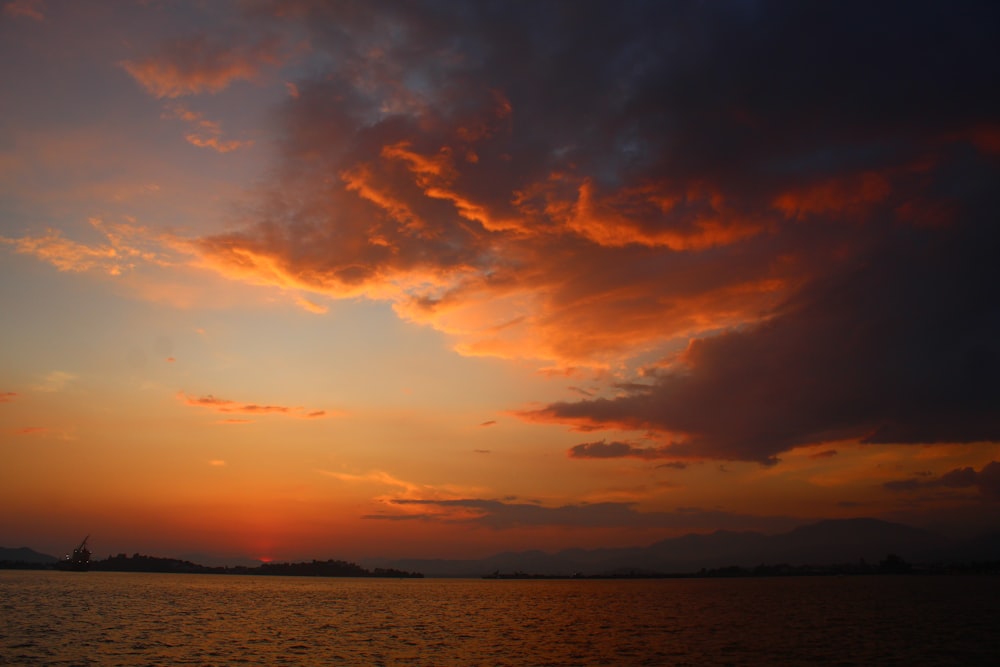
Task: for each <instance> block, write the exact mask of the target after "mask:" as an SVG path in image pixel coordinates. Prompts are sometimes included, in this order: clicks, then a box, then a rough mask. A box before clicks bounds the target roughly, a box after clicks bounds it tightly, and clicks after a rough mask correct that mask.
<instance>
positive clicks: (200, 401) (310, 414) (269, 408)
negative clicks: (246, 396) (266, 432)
mask: <svg viewBox="0 0 1000 667" xmlns="http://www.w3.org/2000/svg"><path fill="white" fill-rule="evenodd" d="M177 399H178V400H179V401H181V402H182V403H184V404H185V405H189V406H191V407H196V408H205V409H208V410H214V411H215V412H222V413H227V414H228V413H238V414H244V415H284V416H288V417H298V418H300V419H319V418H322V417H325V416H326V415H327V412H326V411H325V410H308V409H306V408H302V407H289V406H285V405H259V404H257V403H240V402H237V401H231V400H229V399H226V398H217V397H216V396H213V395H212V394H208V395H207V396H188V395H187V394H185V393H184V392H178V394H177ZM247 421H248V420H246V419H240V418H233V419H226V420H225V422H226V423H241V424H242V423H246V422H247Z"/></svg>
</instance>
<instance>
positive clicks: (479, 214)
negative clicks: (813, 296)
mask: <svg viewBox="0 0 1000 667" xmlns="http://www.w3.org/2000/svg"><path fill="white" fill-rule="evenodd" d="M558 7H559V5H545V6H531V7H529V6H524V7H518V8H516V9H511V8H507V9H506V10H505V11H504V12H497V11H495V10H493V9H491V8H489V7H476V8H471V9H470V10H469V11H468V12H462V13H455V12H445V11H443V10H441V9H440V7H438V6H436V5H434V4H432V3H407V4H405V5H397V6H393V7H380V8H378V9H377V10H376V9H374V8H366V7H356V8H354V9H353V10H352V11H351V12H346V11H344V10H343V9H342V8H339V7H336V6H326V5H312V6H308V7H302V8H300V9H301V11H299V12H298V13H297V14H295V15H294V17H293V18H289V15H287V14H286V15H285V20H295V21H299V22H301V26H304V28H305V29H306V30H308V31H309V39H310V45H311V48H312V50H313V55H314V56H315V57H316V58H317V59H318V60H319V59H322V62H323V63H324V65H323V68H322V70H321V71H318V72H317V74H316V76H313V77H308V78H303V79H301V80H296V81H295V82H294V86H295V88H294V90H295V94H294V95H289V96H288V98H287V100H286V101H285V106H284V110H283V114H282V116H281V119H282V122H283V126H282V130H283V133H284V143H283V148H282V150H283V155H282V158H281V162H280V164H279V165H278V168H277V169H276V170H275V171H276V173H279V174H281V177H280V178H279V179H278V180H276V181H275V182H274V183H272V185H271V187H269V188H265V189H262V191H261V193H260V202H259V203H258V209H257V211H256V212H255V214H254V216H253V217H252V219H251V220H248V224H247V225H246V226H245V227H244V228H243V229H241V230H237V231H234V232H231V233H227V234H223V235H217V236H212V237H208V238H205V239H202V240H201V243H200V245H199V247H200V251H201V252H202V253H203V255H204V261H205V263H206V265H208V266H211V267H213V268H215V269H216V270H218V271H219V272H221V273H223V274H224V275H227V276H229V277H231V278H234V279H237V280H243V281H247V282H251V283H255V284H265V285H278V286H281V287H283V288H288V289H295V290H298V291H301V292H304V293H305V292H313V293H318V294H324V295H328V296H331V297H335V298H345V297H356V296H367V297H370V298H375V299H387V300H390V301H392V302H393V305H394V307H395V309H396V312H397V313H398V314H399V315H400V316H401V317H403V318H405V319H407V320H410V321H414V322H419V323H424V324H430V325H431V326H434V327H436V328H437V329H439V330H441V331H444V332H446V333H448V334H449V335H451V336H452V337H453V338H454V340H455V346H456V349H457V350H458V351H459V352H461V353H463V354H467V355H491V356H498V357H502V358H529V359H538V360H543V361H544V362H546V363H552V364H554V365H555V366H557V367H561V368H567V367H574V366H582V367H595V368H610V367H616V366H617V365H619V364H621V363H622V362H623V361H629V360H633V359H635V358H637V357H639V356H640V355H644V354H649V353H650V352H651V351H654V350H666V349H669V348H673V349H676V348H677V347H678V346H681V345H683V343H684V342H685V341H686V340H687V339H689V338H704V337H706V336H710V335H714V334H717V333H719V332H720V331H724V330H733V331H737V330H744V329H747V328H750V327H753V326H755V325H760V324H762V323H764V322H765V321H768V320H770V319H772V318H774V317H775V315H776V313H777V310H776V309H777V308H779V307H780V306H781V304H784V303H788V302H790V301H791V300H793V299H795V298H796V297H797V296H798V295H799V294H800V292H801V290H803V289H807V287H808V286H809V285H813V284H815V283H816V281H817V280H822V279H824V278H825V277H826V276H828V275H830V274H831V273H836V272H839V271H843V270H844V266H845V265H846V264H848V263H851V262H853V263H855V264H857V263H858V262H861V261H864V258H865V257H868V256H871V255H873V254H874V255H877V254H878V253H879V252H881V250H880V248H882V249H884V246H883V245H882V243H883V241H884V240H885V235H886V234H889V235H891V234H892V233H893V230H894V229H895V227H896V226H897V225H899V224H900V223H901V222H902V223H904V224H906V225H914V226H916V225H917V222H916V220H917V218H918V217H920V215H923V214H922V213H919V212H922V211H932V210H938V211H941V212H942V214H941V215H940V217H941V220H942V222H943V223H944V225H945V227H947V224H948V221H949V220H951V218H953V217H954V215H956V214H957V213H953V212H955V211H960V210H961V209H962V207H961V206H959V207H958V208H954V207H950V206H949V205H945V202H949V201H954V200H959V203H961V201H960V200H961V199H962V198H964V197H965V195H966V193H964V192H958V190H957V189H956V188H958V186H957V185H956V184H957V183H960V182H961V179H960V178H959V175H960V172H962V171H965V172H966V174H965V175H972V174H973V173H975V174H978V176H976V177H974V178H972V179H971V181H969V182H990V180H991V179H989V178H985V180H984V176H983V175H984V174H985V172H984V171H983V169H988V168H989V165H988V164H984V163H980V164H977V165H972V164H971V163H968V164H965V165H964V166H963V165H962V164H960V163H961V162H962V160H963V159H964V158H962V157H961V156H960V155H959V152H960V150H961V148H962V147H963V146H970V145H971V146H980V145H984V144H983V142H982V141H978V140H977V141H978V143H976V141H974V140H973V139H972V138H971V137H973V136H976V137H978V136H980V135H983V133H982V132H980V133H979V134H970V133H969V132H970V130H969V128H973V127H984V126H988V119H989V118H992V117H995V112H997V111H1000V102H998V99H997V97H998V96H997V94H996V93H995V91H992V90H991V89H989V88H988V87H986V86H985V85H984V84H983V82H984V81H987V80H988V79H989V76H988V75H987V73H986V72H985V70H984V68H985V67H986V66H985V64H984V63H985V62H987V61H988V59H977V58H976V57H975V56H974V55H962V54H975V53H978V52H980V51H983V50H984V49H985V50H987V52H988V49H989V48H991V47H989V46H988V44H989V43H990V39H989V37H990V36H989V35H988V34H987V32H986V31H985V30H984V29H983V28H982V27H981V26H983V25H987V24H988V20H987V19H988V18H989V17H990V16H991V15H992V13H993V10H991V9H989V8H985V7H981V6H977V7H976V8H975V10H974V12H973V13H976V12H979V13H983V14H984V16H980V17H979V19H968V20H966V19H962V20H961V21H958V20H957V19H955V20H954V25H953V27H954V29H955V31H956V34H960V35H961V39H962V44H963V49H956V50H947V49H946V50H943V51H942V50H935V51H934V53H936V54H937V55H931V54H930V53H931V52H929V51H926V50H920V51H919V52H917V53H913V49H912V48H911V47H910V44H911V43H910V42H908V41H906V40H902V38H901V37H900V36H899V35H900V34H910V35H916V36H917V37H914V40H916V41H915V42H914V43H919V42H920V39H921V37H920V36H923V37H926V38H927V39H928V40H931V41H933V40H934V39H937V36H938V34H939V26H940V25H941V24H942V22H943V21H944V22H946V23H947V22H949V21H951V20H952V19H951V18H950V17H949V16H942V15H941V14H942V11H939V10H937V9H934V8H918V9H916V10H914V11H913V12H907V15H906V16H905V18H904V19H900V18H899V15H898V12H892V11H888V10H886V9H880V8H871V7H867V6H863V5H858V6H857V7H856V9H857V10H858V12H859V15H863V16H864V17H865V19H864V20H863V21H860V22H859V21H857V20H854V19H853V18H852V19H851V20H848V18H847V17H848V16H850V15H851V14H850V12H847V11H844V12H830V11H829V10H826V9H824V8H816V7H809V8H799V7H785V6H780V5H759V6H758V5H755V6H752V7H750V6H747V7H741V8H734V7H731V6H730V7H725V6H718V7H715V6H701V5H698V6H688V5H684V6H675V5H670V4H662V3H661V4H657V3H650V4H635V5H629V7H628V8H627V10H623V11H622V10H619V8H612V7H611V6H609V5H594V6H591V7H588V8H587V9H586V10H585V11H580V12H573V13H571V14H570V13H564V12H561V11H559V9H558ZM900 20H902V21H904V23H905V24H906V25H905V28H904V29H902V33H900V30H895V29H893V30H884V29H881V28H880V26H883V27H884V26H886V25H891V26H897V24H898V22H899V21H900ZM949 24H950V23H949ZM389 26H392V28H391V29H390V27H389ZM526 26H527V27H526ZM653 26H656V28H655V29H654V27H653ZM664 31H665V32H664ZM555 34H558V35H561V38H560V39H559V40H553V39H552V35H555ZM596 34H600V35H601V38H600V39H599V40H595V39H594V37H593V36H594V35H596ZM693 34H697V35H699V36H700V37H699V39H697V40H693V39H691V37H690V36H691V35H693ZM803 35H813V38H812V39H810V40H808V41H803ZM855 36H858V37H859V38H862V42H863V43H864V44H865V45H866V46H865V48H864V49H862V50H861V51H859V52H858V53H854V52H852V53H850V54H844V53H843V49H842V44H843V43H846V42H851V43H854V42H855V41H856V40H854V39H852V37H855ZM876 36H877V39H876ZM868 37H871V38H872V39H871V40H870V41H868ZM511 44H516V45H517V48H515V49H512V48H510V45H511ZM696 45H697V46H696ZM678 54H680V55H678ZM831 54H838V55H837V57H833V56H832V55H831ZM900 54H906V55H900ZM935 59H938V60H935ZM539 62H544V63H545V67H544V68H540V67H538V63H539ZM873 63H875V64H874V65H873ZM939 71H940V72H945V71H947V72H955V71H959V72H962V73H963V74H962V75H961V76H957V77H950V76H949V77H936V76H934V75H933V72H939ZM582 72H587V75H586V76H583V75H582V74H581V73H582ZM290 90H291V89H290ZM554 90H557V91H559V92H558V95H554V94H553V93H552V91H554ZM913 91H918V94H917V98H914V97H913V94H914V93H913ZM973 99H974V100H976V104H965V103H961V102H959V100H967V101H968V100H973ZM861 100H875V101H877V102H878V104H877V105H875V104H874V103H868V102H866V103H864V104H862V103H861ZM918 109H919V111H917V110H918ZM983 136H985V135H983ZM943 233H944V234H947V233H948V232H947V231H945V232H943ZM921 242H927V243H931V244H933V243H935V241H934V240H927V241H921ZM874 261H876V262H877V261H878V258H877V257H875V258H874Z"/></svg>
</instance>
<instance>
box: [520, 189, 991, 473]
mask: <svg viewBox="0 0 1000 667" xmlns="http://www.w3.org/2000/svg"><path fill="white" fill-rule="evenodd" d="M995 210H997V209H996V208H995V206H994V205H993V203H992V202H989V203H985V202H984V203H982V204H981V208H980V209H973V210H970V211H969V212H968V215H969V218H967V219H966V220H963V221H961V222H956V223H955V224H954V225H953V226H951V227H949V228H948V229H946V230H914V229H912V228H897V229H888V230H886V231H885V237H886V238H885V241H884V242H883V243H882V244H880V245H879V246H878V247H877V248H875V249H873V251H872V252H870V253H867V254H866V255H865V256H863V257H861V258H858V259H857V260H855V261H852V262H849V263H848V264H847V265H845V266H843V267H841V268H840V269H838V270H837V271H832V272H830V273H829V274H827V275H824V276H822V277H818V278H817V279H815V280H813V281H812V282H811V283H810V284H808V285H806V286H804V287H803V288H802V289H801V290H800V291H799V292H798V293H797V294H796V295H795V296H794V297H793V298H791V299H790V300H789V301H788V302H787V303H786V304H784V305H783V306H782V307H781V308H779V309H777V310H776V311H775V314H774V316H773V317H772V318H771V319H770V320H768V321H766V322H764V323H762V324H759V325H756V326H752V327H749V328H746V329H743V330H734V331H729V332H726V333H723V334H720V335H717V336H712V337H707V338H703V339H699V340H695V341H694V342H692V344H691V345H690V347H689V349H688V350H687V352H686V353H685V355H684V357H683V362H684V365H683V367H681V368H678V369H675V370H671V371H669V372H665V373H663V374H662V375H661V376H660V377H658V378H656V380H655V381H654V382H653V383H652V384H651V385H648V386H646V387H642V388H635V389H633V390H632V391H630V392H629V393H628V394H627V395H625V396H622V397H619V398H614V399H595V400H590V401H581V402H576V403H556V404H553V405H550V406H549V407H548V408H545V409H543V410H541V411H536V412H532V413H528V414H527V415H526V416H527V417H529V418H533V419H540V420H552V421H566V422H570V423H572V422H578V423H583V424H587V425H589V426H590V427H594V426H607V427H619V428H620V427H626V428H635V429H649V428H652V429H657V430H660V431H665V432H669V433H672V434H683V435H684V436H686V440H685V441H683V442H678V443H676V444H672V445H669V446H668V447H667V448H666V449H665V453H669V454H671V455H675V456H695V457H696V456H704V457H714V458H723V459H740V460H755V461H761V462H767V461H773V460H774V458H775V457H776V455H777V454H779V453H781V452H783V451H786V450H788V449H791V448H793V447H796V446H800V445H807V444H813V443H819V442H824V441H832V440H838V439H843V438H859V439H862V440H863V441H865V442H871V443H934V442H976V441H984V440H1000V413H998V412H997V410H996V406H997V405H1000V384H998V383H997V382H996V381H995V380H996V378H997V377H998V374H1000V351H998V347H997V341H1000V311H997V309H995V308H991V307H989V306H988V305H987V304H989V303H990V302H991V298H992V297H991V292H992V290H993V287H992V286H993V285H996V284H1000V269H998V267H1000V263H997V262H996V261H995V257H996V256H997V252H998V251H1000V245H998V236H997V234H996V233H995V232H994V231H993V229H994V227H993V226H992V225H989V224H988V223H987V222H986V220H987V219H988V217H985V216H990V214H991V213H992V212H993V211H995Z"/></svg>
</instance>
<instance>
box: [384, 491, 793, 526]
mask: <svg viewBox="0 0 1000 667" xmlns="http://www.w3.org/2000/svg"><path fill="white" fill-rule="evenodd" d="M390 502H391V503H392V504H393V505H398V506H409V507H415V506H416V507H420V506H424V507H430V508H435V509H437V510H438V513H420V514H416V515H412V514H409V515H408V516H418V517H419V518H422V519H426V520H432V521H460V522H468V523H473V524H476V525H480V526H484V527H487V528H493V529H497V530H506V529H511V528H520V527H537V526H562V527H570V528H597V527H607V526H632V527H647V528H649V527H662V528H670V529H692V530H693V529H704V527H706V526H711V527H712V528H713V529H724V530H761V531H764V532H769V531H776V530H787V529H789V528H791V527H793V526H796V525H799V524H800V523H801V522H802V520H801V519H793V518H790V517H781V516H751V515H745V514H737V513H732V512H726V511H722V510H703V509H701V508H687V509H686V510H685V509H681V508H679V509H678V511H676V512H640V511H638V510H637V509H636V507H635V505H634V504H633V503H618V502H604V503H581V504H577V505H562V506H559V507H545V506H542V505H539V504H535V503H526V502H513V500H491V499H481V498H464V499H454V500H417V499H396V500H392V501H390ZM455 511H461V512H465V513H467V512H472V513H473V516H471V517H470V516H468V515H467V514H463V515H461V516H459V517H457V518H456V517H455V516H454V515H453V514H452V512H455ZM390 516H396V515H374V516H371V517H366V518H389V517H390Z"/></svg>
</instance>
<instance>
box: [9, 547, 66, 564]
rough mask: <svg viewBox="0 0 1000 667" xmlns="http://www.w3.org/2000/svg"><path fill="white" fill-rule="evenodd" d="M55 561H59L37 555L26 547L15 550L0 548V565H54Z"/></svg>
mask: <svg viewBox="0 0 1000 667" xmlns="http://www.w3.org/2000/svg"><path fill="white" fill-rule="evenodd" d="M57 560H59V559H58V558H56V557H55V556H50V555H48V554H43V553H38V552H37V551H35V550H34V549H29V548H28V547H19V548H17V549H8V548H6V547H0V563H2V562H12V563H55V562H56V561H57Z"/></svg>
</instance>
